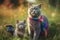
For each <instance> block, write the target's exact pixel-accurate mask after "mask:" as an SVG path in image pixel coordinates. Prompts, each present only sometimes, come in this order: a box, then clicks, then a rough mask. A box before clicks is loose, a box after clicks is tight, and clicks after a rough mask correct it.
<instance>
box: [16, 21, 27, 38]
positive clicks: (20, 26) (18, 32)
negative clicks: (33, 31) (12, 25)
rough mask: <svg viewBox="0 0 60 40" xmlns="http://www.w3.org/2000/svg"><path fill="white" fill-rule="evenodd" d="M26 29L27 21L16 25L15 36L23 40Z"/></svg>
mask: <svg viewBox="0 0 60 40" xmlns="http://www.w3.org/2000/svg"><path fill="white" fill-rule="evenodd" d="M25 27H26V22H25V21H19V23H16V29H15V36H18V37H19V38H23V37H24V34H25Z"/></svg>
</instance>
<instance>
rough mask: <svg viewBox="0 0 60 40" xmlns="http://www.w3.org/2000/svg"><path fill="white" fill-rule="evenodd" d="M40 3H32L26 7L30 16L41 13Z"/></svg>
mask: <svg viewBox="0 0 60 40" xmlns="http://www.w3.org/2000/svg"><path fill="white" fill-rule="evenodd" d="M40 9H41V4H40V5H32V6H30V7H29V8H28V14H29V15H30V16H31V17H38V16H39V15H40V14H41V11H40Z"/></svg>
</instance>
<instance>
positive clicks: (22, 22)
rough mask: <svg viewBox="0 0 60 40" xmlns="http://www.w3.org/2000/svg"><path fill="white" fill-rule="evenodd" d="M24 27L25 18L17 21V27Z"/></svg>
mask: <svg viewBox="0 0 60 40" xmlns="http://www.w3.org/2000/svg"><path fill="white" fill-rule="evenodd" d="M25 27H26V20H23V21H18V23H17V29H25Z"/></svg>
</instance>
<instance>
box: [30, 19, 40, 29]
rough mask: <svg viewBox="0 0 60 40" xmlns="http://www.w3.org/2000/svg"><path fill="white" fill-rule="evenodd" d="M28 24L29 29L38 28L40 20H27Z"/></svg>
mask: <svg viewBox="0 0 60 40" xmlns="http://www.w3.org/2000/svg"><path fill="white" fill-rule="evenodd" d="M29 26H30V27H31V29H39V28H40V22H39V21H35V20H29Z"/></svg>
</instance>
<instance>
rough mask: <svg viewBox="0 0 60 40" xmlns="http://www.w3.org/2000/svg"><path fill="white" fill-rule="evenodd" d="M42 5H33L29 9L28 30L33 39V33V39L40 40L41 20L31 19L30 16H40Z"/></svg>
mask: <svg viewBox="0 0 60 40" xmlns="http://www.w3.org/2000/svg"><path fill="white" fill-rule="evenodd" d="M40 14H41V12H40V6H39V5H37V6H32V7H30V8H29V9H28V32H29V38H30V39H31V35H33V40H38V38H39V34H40V22H38V21H30V20H29V17H32V18H34V17H37V15H38V17H39V16H40Z"/></svg>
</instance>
